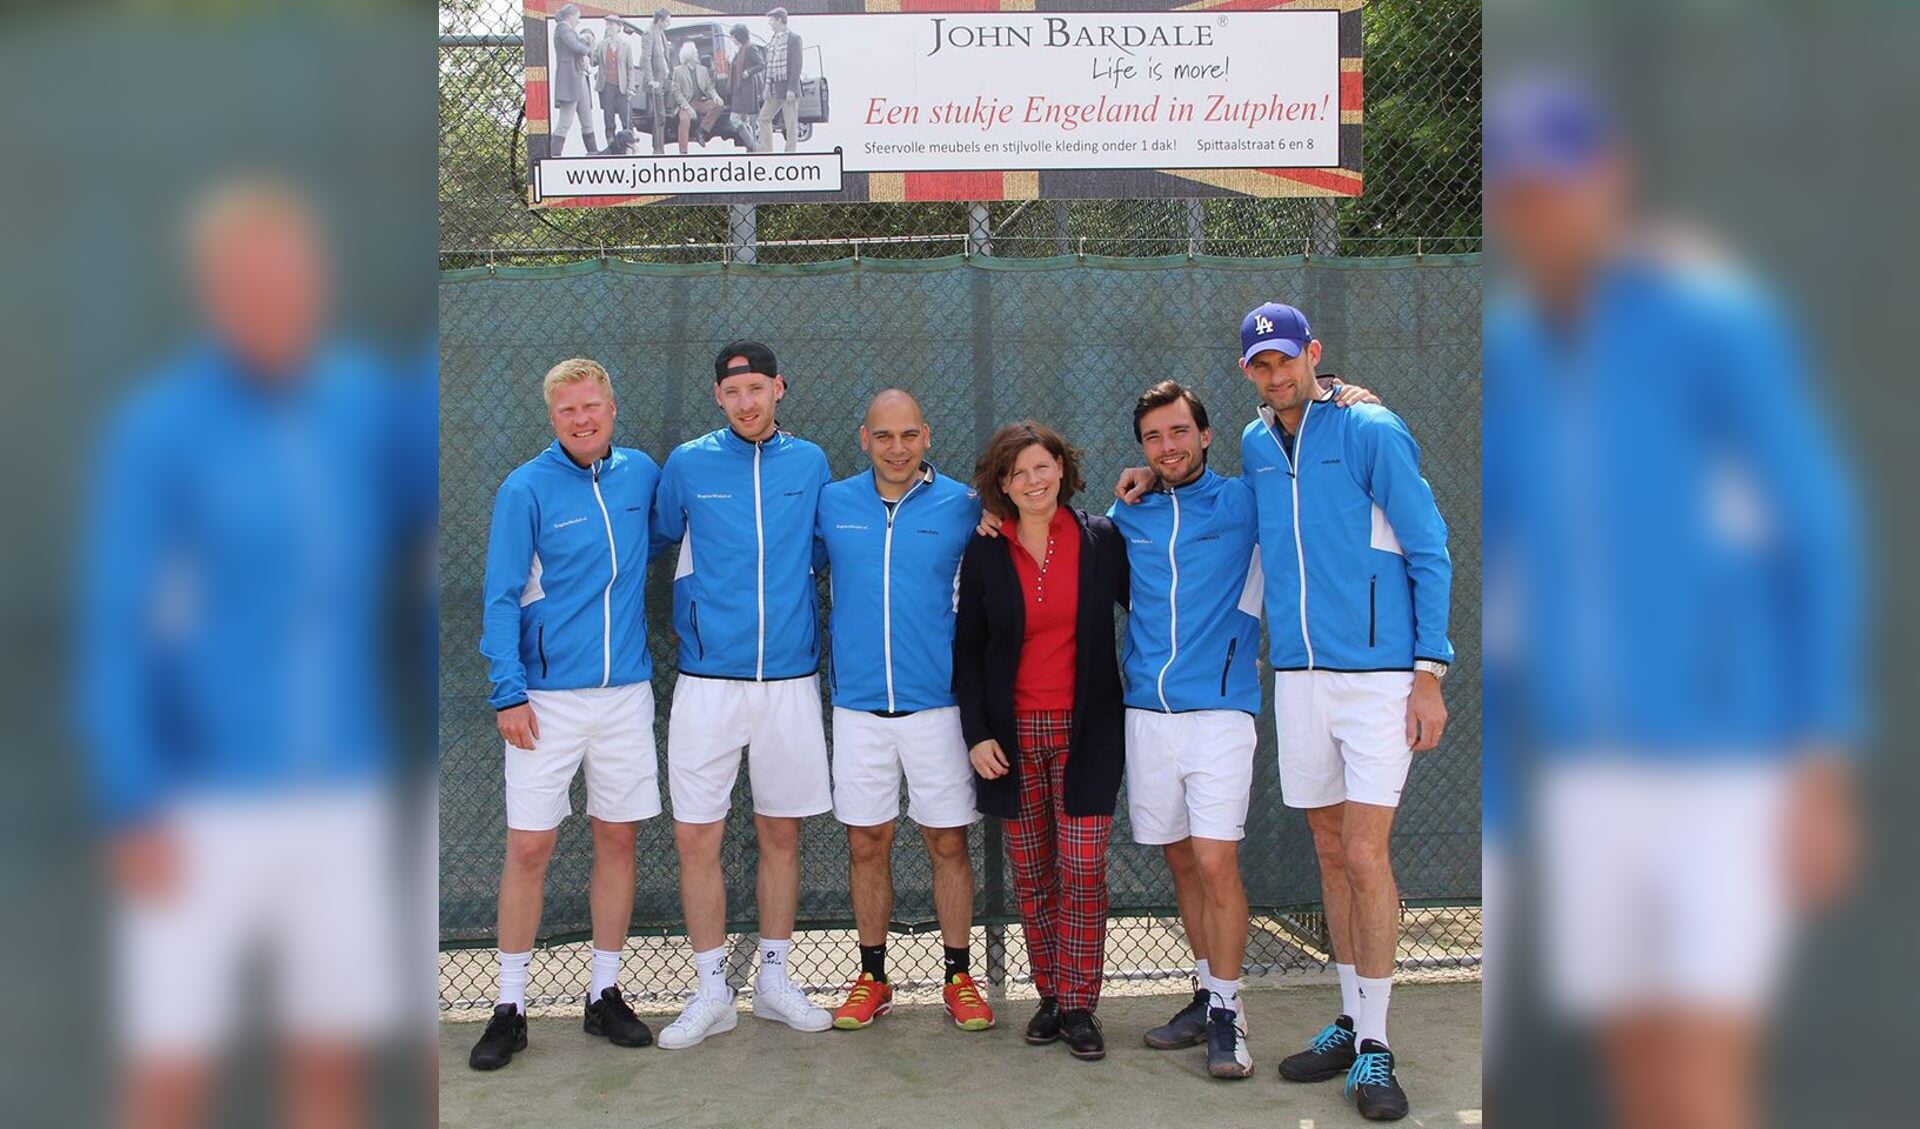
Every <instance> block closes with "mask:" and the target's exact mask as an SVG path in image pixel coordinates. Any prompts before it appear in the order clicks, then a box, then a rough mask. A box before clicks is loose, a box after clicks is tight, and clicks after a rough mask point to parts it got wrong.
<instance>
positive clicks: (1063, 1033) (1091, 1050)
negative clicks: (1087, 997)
mask: <svg viewBox="0 0 1920 1129" xmlns="http://www.w3.org/2000/svg"><path fill="white" fill-rule="evenodd" d="M1060 1037H1061V1038H1062V1039H1064V1040H1066V1044H1067V1050H1068V1051H1069V1052H1071V1053H1072V1055H1073V1057H1075V1058H1083V1059H1086V1060H1087V1061H1088V1062H1092V1061H1094V1060H1095V1059H1102V1058H1105V1057H1107V1040H1106V1036H1104V1035H1102V1034H1100V1021H1099V1020H1097V1019H1095V1018H1094V1017H1093V1012H1091V1011H1089V1010H1088V1009H1086V1008H1083V1007H1077V1008H1073V1009H1071V1010H1068V1011H1063V1012H1061V1013H1060Z"/></svg>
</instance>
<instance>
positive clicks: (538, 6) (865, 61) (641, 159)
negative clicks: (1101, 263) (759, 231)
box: [525, 0, 1362, 207]
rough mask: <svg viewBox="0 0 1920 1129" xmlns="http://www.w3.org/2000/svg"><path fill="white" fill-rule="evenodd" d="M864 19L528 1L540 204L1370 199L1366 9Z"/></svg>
mask: <svg viewBox="0 0 1920 1129" xmlns="http://www.w3.org/2000/svg"><path fill="white" fill-rule="evenodd" d="M866 3H867V7H866V9H865V10H854V11H848V10H845V9H846V8H847V5H846V4H845V3H844V0H842V2H839V3H834V4H832V7H833V8H835V9H836V10H834V11H830V12H829V11H823V10H820V9H821V8H822V7H823V6H822V5H818V4H816V5H814V7H813V8H812V9H811V10H810V9H809V7H808V6H807V5H805V4H794V5H792V6H789V7H785V8H769V7H766V6H763V5H762V4H761V3H752V4H740V3H720V4H716V5H711V6H700V7H694V6H690V5H684V4H676V5H668V6H667V7H665V8H655V7H649V6H646V0H631V3H630V6H631V8H632V10H630V11H629V10H626V9H625V8H621V7H619V5H618V4H617V3H616V5H615V8H614V10H612V11H610V10H609V9H608V8H607V7H595V6H591V5H575V4H561V3H558V2H557V0H528V4H527V7H526V11H525V26H526V53H527V154H528V162H529V169H528V197H529V202H530V203H532V204H534V205H535V206H537V207H556V206H567V207H577V206H596V205H598V206H604V205H614V204H648V203H690V204H691V203H720V202H769V203H786V202H805V201H825V200H876V201H903V200H1003V199H1046V198H1086V197H1154V196H1161V197H1197V196H1221V195H1246V196H1353V195H1358V194H1359V193H1360V191H1361V184H1362V172H1361V170H1362V163H1361V152H1360V147H1361V124H1362V104H1361V91H1362V84H1361V67H1360V62H1361V60H1360V43H1361V36H1360V19H1361V7H1362V5H1361V4H1360V3H1357V2H1346V3H1340V2H1335V0H1325V2H1323V3H1320V4H1318V5H1317V6H1316V5H1313V4H1287V3H1284V2H1283V0H1221V2H1218V3H1202V4H1197V5H1190V6H1185V7H1180V8H1172V7H1169V6H1166V5H1154V4H1151V3H1145V4H1140V3H1135V4H1128V3H1126V2H1125V0H1120V2H1117V3H1116V2H1115V0H1107V2H1106V3H1101V4H1097V5H1086V6H1081V5H1077V4H1060V3H1049V2H1047V0H1000V3H1001V4H1002V5H1004V6H1006V7H1007V8H1008V9H1009V10H992V9H988V10H980V9H981V7H982V6H981V5H980V4H977V3H976V4H972V5H965V6H966V7H969V8H971V9H972V10H968V11H954V10H948V9H951V8H953V7H956V6H959V5H958V4H957V3H956V0H945V2H944V3H943V2H942V0H929V2H928V3H926V4H924V5H923V4H915V3H913V2H912V0H866ZM1016 6H1018V7H1019V10H1012V9H1013V8H1014V7H1016ZM770 13H771V14H770ZM663 15H664V17H665V18H662V16H663ZM783 17H784V18H783Z"/></svg>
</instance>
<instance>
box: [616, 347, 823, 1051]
mask: <svg viewBox="0 0 1920 1129" xmlns="http://www.w3.org/2000/svg"><path fill="white" fill-rule="evenodd" d="M786 389H787V382H786V378H785V377H784V376H782V375H781V373H780V369H779V362H778V361H777V360H776V359H775V357H774V354H773V350H772V349H769V348H767V347H766V346H765V345H762V344H760V343H759V342H757V341H736V342H733V343H732V344H729V345H728V346H726V347H725V348H723V349H722V350H720V353H719V355H718V356H717V357H716V358H715V359H714V386H713V399H714V403H715V404H717V405H718V406H719V407H720V409H721V410H722V411H723V412H725V413H726V418H727V426H725V427H722V428H720V429H718V430H716V431H713V432H711V433H709V434H707V435H703V436H701V437H700V438H698V439H694V440H690V441H689V442H686V443H682V444H681V445H680V446H679V447H677V448H675V449H674V451H673V453H672V454H671V455H669V456H667V462H666V466H665V467H663V468H662V470H661V476H660V489H659V493H658V494H657V495H656V496H655V499H654V524H653V529H654V537H655V538H656V539H657V540H658V541H660V542H661V543H663V544H671V543H673V542H679V545H680V558H679V564H678V566H677V567H676V568H675V569H674V580H673V626H674V632H675V634H676V635H677V636H678V637H679V640H680V660H679V667H680V680H679V683H678V685H676V686H675V688H674V694H673V712H672V713H671V715H670V716H669V720H668V727H667V784H668V789H669V791H670V793H671V795H672V797H673V816H674V838H675V841H676V843H677V845H678V846H679V850H680V898H681V903H682V905H683V907H684V908H685V911H686V918H687V936H688V940H689V941H691V942H692V945H693V950H694V952H693V959H694V967H695V968H696V970H697V972H698V984H697V986H696V988H695V991H694V996H693V999H692V1000H691V1001H690V1002H689V1003H688V1004H687V1007H686V1010H685V1011H683V1012H681V1014H680V1017H679V1018H678V1019H676V1020H674V1021H673V1022H672V1023H671V1024H669V1025H668V1026H667V1027H666V1029H665V1030H663V1031H661V1032H660V1039H659V1042H660V1046H662V1047H664V1048H666V1049H668V1050H677V1049H680V1048H684V1047H691V1046H693V1045H695V1044H697V1043H699V1042H700V1041H701V1040H703V1039H705V1038H706V1037H707V1036H709V1035H714V1034H719V1033H721V1032H723V1031H730V1030H732V1029H733V1027H734V1024H735V1022H736V1013H735V1012H734V1009H733V991H732V989H731V988H729V987H728V986H727V982H726V963H725V962H726V939H727V934H726V928H727V925H726V920H727V890H726V880H725V877H724V876H723V874H722V873H721V869H720V849H721V846H722V845H723V841H724V838H725V834H726V818H727V812H728V809H729V808H730V807H731V806H732V795H733V785H734V781H735V779H736V778H737V777H738V776H739V772H740V759H741V752H742V750H743V749H747V750H750V751H749V752H748V755H747V770H748V779H749V781H750V784H751V789H752V794H753V809H754V829H755V832H756V835H757V838H758V843H759V852H760V861H759V885H758V890H759V911H760V974H759V977H758V980H757V981H756V984H755V988H754V998H753V1013H754V1014H755V1015H757V1016H760V1017H762V1018H764V1019H774V1020H778V1021H780V1022H782V1023H785V1024H787V1025H788V1026H790V1027H792V1028H794V1029H795V1030H799V1031H824V1030H826V1029H827V1028H828V1027H830V1026H831V1025H832V1022H833V1019H832V1016H830V1015H829V1014H828V1013H827V1012H826V1011H825V1010H823V1009H821V1008H818V1007H815V1006H814V1005H813V1003H812V1002H811V1001H809V1000H808V999H807V997H806V994H805V993H804V992H802V991H801V990H800V988H799V987H798V986H796V985H795V984H794V983H793V982H792V980H790V979H789V978H788V975H787V956H788V953H789V951H790V950H791V949H792V946H793V940H792V938H793V923H794V917H795V914H796V912H797V909H798V904H799V896H800V821H801V820H802V819H804V818H806V817H807V816H810V815H819V814H821V813H823V812H826V811H828V810H830V809H831V808H832V807H833V796H832V789H831V786H830V783H829V777H828V771H827V739H826V732H825V730H824V728H823V727H822V724H821V717H820V676H819V668H820V635H819V624H818V619H819V609H818V605H817V600H816V594H815V589H814V581H813V575H814V570H815V568H817V567H818V566H820V565H821V564H823V563H824V562H823V561H822V560H820V559H818V557H817V556H816V552H815V542H814V519H815V514H816V513H817V511H818V506H819V500H820V491H821V489H822V488H823V487H824V486H826V484H827V482H828V481H829V479H830V478H831V477H832V476H831V473H830V472H829V470H828V469H827V456H826V454H825V452H823V451H821V450H820V448H819V447H817V446H815V445H814V444H812V443H809V442H807V441H806V440H804V439H800V438H797V437H795V436H792V435H789V434H787V433H786V432H783V431H781V430H780V428H779V424H778V423H777V421H776V420H775V418H774V410H775V408H777V407H778V406H779V403H780V400H781V398H782V397H784V396H785V395H786Z"/></svg>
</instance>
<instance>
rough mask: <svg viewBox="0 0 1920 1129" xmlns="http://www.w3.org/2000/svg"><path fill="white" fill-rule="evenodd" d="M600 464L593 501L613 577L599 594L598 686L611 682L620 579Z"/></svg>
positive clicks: (595, 471) (595, 473)
mask: <svg viewBox="0 0 1920 1129" xmlns="http://www.w3.org/2000/svg"><path fill="white" fill-rule="evenodd" d="M600 465H601V464H600V462H599V461H596V462H595V463H594V464H593V500H594V501H596V502H598V503H600V520H601V521H602V522H603V523H605V525H606V527H607V556H608V558H609V559H611V560H612V561H613V575H612V576H609V577H607V586H606V588H605V589H604V590H603V591H602V592H601V593H600V685H601V686H606V685H607V684H608V683H609V682H612V681H613V582H614V581H616V580H618V579H620V547H619V546H618V545H615V544H614V543H613V518H611V517H609V516H608V515H607V500H606V499H605V498H603V497H601V496H600Z"/></svg>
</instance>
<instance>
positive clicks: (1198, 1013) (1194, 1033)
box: [1146, 982, 1213, 1051]
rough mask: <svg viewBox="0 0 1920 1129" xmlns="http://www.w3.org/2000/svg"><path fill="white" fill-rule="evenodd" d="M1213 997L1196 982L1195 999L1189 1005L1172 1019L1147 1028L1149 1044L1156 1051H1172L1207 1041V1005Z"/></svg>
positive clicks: (1194, 988) (1194, 987)
mask: <svg viewBox="0 0 1920 1129" xmlns="http://www.w3.org/2000/svg"><path fill="white" fill-rule="evenodd" d="M1212 999H1213V994H1212V993H1211V992H1208V991H1207V990H1206V989H1205V988H1202V987H1201V986H1200V985H1199V984H1198V983H1197V982H1196V983H1195V984H1194V986H1193V999H1192V1000H1191V1001H1189V1002H1188V1004H1187V1006H1185V1007H1183V1008H1181V1009H1180V1010H1179V1011H1178V1012H1177V1013H1175V1015H1174V1017H1173V1018H1172V1019H1169V1020H1167V1021H1166V1022H1165V1023H1162V1024H1161V1025H1160V1026H1158V1027H1153V1028H1149V1029H1148V1030H1147V1035H1146V1039H1147V1046H1149V1047H1152V1048H1153V1049H1154V1050H1156V1051H1172V1050H1178V1049H1180V1048H1182V1047H1197V1046H1199V1045H1200V1044H1201V1043H1204V1042H1206V1040H1207V1007H1208V1005H1209V1003H1210V1001H1211V1000H1212Z"/></svg>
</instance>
